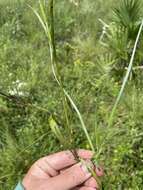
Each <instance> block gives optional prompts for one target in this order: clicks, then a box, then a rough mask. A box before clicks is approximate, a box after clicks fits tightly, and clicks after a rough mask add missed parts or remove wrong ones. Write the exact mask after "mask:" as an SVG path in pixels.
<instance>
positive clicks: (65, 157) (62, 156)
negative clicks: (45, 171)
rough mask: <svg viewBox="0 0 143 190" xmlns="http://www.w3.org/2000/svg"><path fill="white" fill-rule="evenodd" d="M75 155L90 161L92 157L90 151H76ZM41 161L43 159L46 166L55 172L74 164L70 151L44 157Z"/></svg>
mask: <svg viewBox="0 0 143 190" xmlns="http://www.w3.org/2000/svg"><path fill="white" fill-rule="evenodd" d="M77 154H78V156H79V157H80V158H82V159H91V158H92V156H93V153H92V151H89V150H82V149H80V150H77ZM42 159H44V160H45V162H47V163H48V165H50V166H51V167H52V168H53V169H55V170H57V171H58V170H61V169H63V168H66V167H69V166H71V165H73V164H75V163H76V160H75V158H74V156H73V154H72V153H71V152H70V151H62V152H59V153H56V154H53V155H49V156H46V157H44V158H42ZM42 159H40V160H42ZM40 160H39V161H38V163H39V164H40V162H41V161H40ZM41 163H42V162H41Z"/></svg>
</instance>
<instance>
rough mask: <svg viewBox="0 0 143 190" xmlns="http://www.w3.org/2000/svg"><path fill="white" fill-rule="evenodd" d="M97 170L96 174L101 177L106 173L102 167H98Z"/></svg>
mask: <svg viewBox="0 0 143 190" xmlns="http://www.w3.org/2000/svg"><path fill="white" fill-rule="evenodd" d="M95 171H96V174H97V175H98V176H99V177H101V176H103V175H104V171H103V169H102V168H101V167H100V168H99V167H98V168H97V167H96V169H95Z"/></svg>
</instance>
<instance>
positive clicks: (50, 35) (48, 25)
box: [31, 0, 101, 186]
mask: <svg viewBox="0 0 143 190" xmlns="http://www.w3.org/2000/svg"><path fill="white" fill-rule="evenodd" d="M39 4H40V12H41V14H39V13H38V12H37V11H36V10H35V9H34V8H32V7H31V9H32V10H33V12H34V14H35V15H36V16H37V18H38V19H39V21H40V23H41V25H42V27H43V29H44V31H45V34H46V36H47V39H48V43H49V50H50V57H51V67H52V71H53V75H54V78H55V80H56V82H57V84H58V86H59V89H60V91H61V93H62V100H63V107H64V115H65V118H66V124H67V128H68V129H69V130H68V131H67V132H68V135H69V136H70V137H71V138H72V135H73V134H72V128H71V127H70V123H69V119H68V103H67V102H69V103H70V104H71V106H72V108H73V109H74V110H75V112H76V114H77V116H78V118H79V121H80V123H81V127H82V130H83V132H84V134H85V136H86V138H87V141H88V143H89V146H90V148H91V150H92V151H93V152H94V153H95V148H94V145H93V143H92V140H91V137H90V135H89V133H88V131H87V128H86V125H85V123H84V120H83V118H82V115H81V113H80V111H79V109H78V108H77V106H76V104H75V103H74V101H73V99H72V98H71V96H70V95H69V94H68V92H67V91H66V90H65V89H64V87H63V84H62V81H61V76H60V71H59V66H58V62H57V55H56V44H55V31H54V0H50V2H49V7H50V11H49V12H50V18H49V19H48V18H47V15H46V11H45V1H43V3H42V2H41V1H40V2H39ZM49 124H50V127H51V129H52V131H53V133H54V134H55V136H56V137H57V138H58V140H59V141H60V143H61V144H62V145H63V146H64V147H67V146H68V148H70V144H69V143H67V141H66V138H64V136H63V135H62V133H61V131H60V127H59V126H58V125H57V123H56V122H55V121H54V119H53V118H52V117H50V118H49ZM69 142H70V143H71V140H70V141H69ZM71 152H72V153H73V156H74V157H75V159H77V160H79V161H81V162H84V161H83V160H81V158H79V157H78V155H77V153H76V149H71ZM97 163H98V162H97V161H96V164H97ZM88 169H89V171H90V172H91V173H92V175H93V177H94V178H95V179H96V181H97V182H98V184H99V186H101V182H100V180H99V179H98V177H97V175H96V172H95V171H94V170H93V169H92V168H90V167H88Z"/></svg>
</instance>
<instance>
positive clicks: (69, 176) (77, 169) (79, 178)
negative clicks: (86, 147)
mask: <svg viewBox="0 0 143 190" xmlns="http://www.w3.org/2000/svg"><path fill="white" fill-rule="evenodd" d="M87 164H89V163H87ZM90 177H91V174H90V173H89V171H88V169H87V167H86V166H85V165H83V164H81V163H78V164H76V165H74V166H72V167H71V168H68V169H67V170H65V171H64V172H63V173H61V174H60V175H58V176H56V177H53V178H51V179H49V182H48V187H52V190H57V189H58V190H68V189H72V188H74V187H76V186H78V185H80V184H82V183H83V182H85V181H86V180H87V179H88V178H90ZM47 189H48V188H47ZM49 189H50V188H49Z"/></svg>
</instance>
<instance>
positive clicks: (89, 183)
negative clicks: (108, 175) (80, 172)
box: [84, 177, 99, 188]
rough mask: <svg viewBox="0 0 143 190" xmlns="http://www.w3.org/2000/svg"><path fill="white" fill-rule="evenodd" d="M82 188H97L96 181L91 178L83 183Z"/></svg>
mask: <svg viewBox="0 0 143 190" xmlns="http://www.w3.org/2000/svg"><path fill="white" fill-rule="evenodd" d="M84 186H86V187H92V188H99V186H98V184H97V182H96V180H95V179H94V178H93V177H91V178H90V179H88V180H87V181H86V182H85V183H84Z"/></svg>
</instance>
